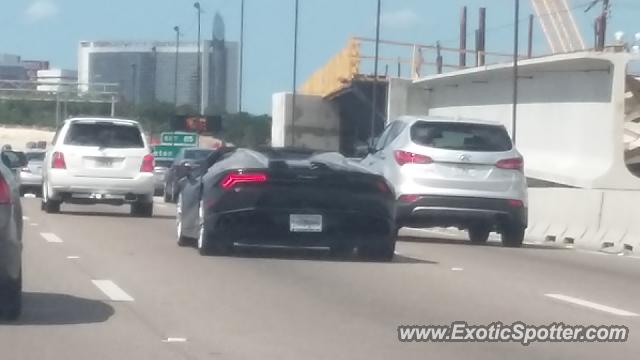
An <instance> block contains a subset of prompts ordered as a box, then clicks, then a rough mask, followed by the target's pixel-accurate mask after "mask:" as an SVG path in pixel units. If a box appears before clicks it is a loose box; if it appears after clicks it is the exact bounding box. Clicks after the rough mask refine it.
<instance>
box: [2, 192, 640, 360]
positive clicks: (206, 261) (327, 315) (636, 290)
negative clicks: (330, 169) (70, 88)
mask: <svg viewBox="0 0 640 360" xmlns="http://www.w3.org/2000/svg"><path fill="white" fill-rule="evenodd" d="M23 202H24V206H25V216H26V218H25V238H24V242H25V249H24V276H25V286H24V287H25V289H24V290H25V295H24V296H25V301H24V302H25V303H24V314H23V317H22V320H21V321H19V322H18V323H15V324H6V323H5V324H0V358H2V359H3V360H14V359H15V360H36V359H37V360H48V359H51V360H53V359H55V360H63V359H64V360H72V359H82V360H86V359H154V360H163V359H261V360H265V359H278V360H285V359H296V360H299V359H367V360H371V359H503V358H504V359H601V358H606V359H608V360H611V359H637V358H638V354H640V316H634V315H635V314H640V301H639V299H640V286H638V284H639V282H638V280H639V279H640V259H638V258H633V257H629V256H613V255H603V254H600V253H594V252H584V251H578V250H572V249H562V248H547V247H540V246H532V245H529V246H526V247H525V248H522V249H507V248H502V247H500V246H497V244H496V245H491V244H490V245H486V246H473V245H469V244H466V243H463V242H461V241H459V240H458V239H455V238H452V237H448V236H444V235H442V236H441V235H437V233H434V236H433V237H432V238H429V239H418V238H411V237H405V238H403V239H402V240H403V241H401V242H399V244H398V247H397V256H396V259H395V260H394V261H393V262H392V263H374V262H363V261H358V260H357V259H356V258H353V259H352V258H347V259H332V258H330V257H329V256H328V255H327V254H326V253H325V252H323V251H317V250H289V249H242V250H241V251H239V252H238V254H236V255H235V256H232V257H202V256H200V255H198V254H197V252H196V251H195V250H194V249H190V248H179V247H178V246H177V245H176V244H175V237H174V221H175V220H174V217H173V214H174V211H175V207H174V206H173V205H168V204H162V203H158V204H156V214H157V216H155V217H154V218H153V219H139V218H131V217H129V216H128V215H127V213H128V208H125V207H123V208H115V207H113V208H112V207H101V206H92V207H79V206H65V205H63V209H62V210H63V213H62V214H60V215H45V214H44V213H43V212H41V211H40V209H39V200H36V199H25V200H24V201H23ZM405 234H406V233H405ZM550 294H555V295H562V296H555V297H551V296H549V295H550ZM456 320H463V321H466V322H468V323H470V324H490V323H492V322H496V321H502V322H504V323H512V322H515V321H523V322H525V323H528V324H534V325H542V324H550V323H553V322H564V323H565V324H576V325H590V324H595V325H603V324H604V325H614V324H615V325H626V326H628V327H629V328H630V334H629V341H628V342H626V343H534V344H531V345H529V346H523V345H521V344H519V343H428V342H420V343H402V342H400V341H399V340H398V335H397V327H398V326H399V325H430V324H440V325H441V324H449V323H451V322H452V321H456Z"/></svg>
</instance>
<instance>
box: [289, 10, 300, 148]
mask: <svg viewBox="0 0 640 360" xmlns="http://www.w3.org/2000/svg"><path fill="white" fill-rule="evenodd" d="M298 10H299V1H298V0H295V14H294V27H293V90H292V97H291V146H294V145H295V131H294V125H295V120H296V86H297V82H298V81H297V80H298V79H297V75H298Z"/></svg>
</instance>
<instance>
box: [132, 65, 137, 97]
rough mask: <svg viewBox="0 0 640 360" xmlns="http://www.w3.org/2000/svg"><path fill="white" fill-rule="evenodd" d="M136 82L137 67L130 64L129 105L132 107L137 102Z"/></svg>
mask: <svg viewBox="0 0 640 360" xmlns="http://www.w3.org/2000/svg"><path fill="white" fill-rule="evenodd" d="M136 82H138V65H137V64H131V103H133V106H135V105H136V102H137V101H138V96H137V94H136V90H137V89H136V88H137V84H136Z"/></svg>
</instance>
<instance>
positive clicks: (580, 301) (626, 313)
mask: <svg viewBox="0 0 640 360" xmlns="http://www.w3.org/2000/svg"><path fill="white" fill-rule="evenodd" d="M544 295H545V296H547V297H550V298H553V299H556V300H560V301H566V302H568V303H572V304H576V305H580V306H584V307H588V308H591V309H594V310H599V311H603V312H606V313H609V314H613V315H618V316H638V314H636V313H634V312H631V311H627V310H622V309H618V308H614V307H611V306H607V305H602V304H598V303H594V302H591V301H587V300H583V299H579V298H575V297H571V296H567V295H562V294H544Z"/></svg>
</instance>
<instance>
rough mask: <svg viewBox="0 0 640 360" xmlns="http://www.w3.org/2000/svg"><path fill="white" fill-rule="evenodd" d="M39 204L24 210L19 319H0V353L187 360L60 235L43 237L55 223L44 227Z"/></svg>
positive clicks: (15, 356) (31, 356) (17, 356)
mask: <svg viewBox="0 0 640 360" xmlns="http://www.w3.org/2000/svg"><path fill="white" fill-rule="evenodd" d="M37 206H39V205H38V204H37V203H36V202H35V200H34V201H33V205H32V204H27V205H26V209H25V210H26V212H25V217H26V218H25V220H24V224H25V229H24V236H23V241H24V252H23V277H24V293H23V312H22V316H21V318H20V319H19V321H17V322H11V323H6V322H5V323H0V349H2V350H0V354H1V355H0V357H1V358H2V359H20V360H23V359H25V360H30V359H55V360H59V359H130V358H131V359H133V358H139V359H147V358H153V359H167V360H169V359H188V357H187V356H185V355H184V354H183V353H182V350H181V349H180V348H177V347H169V346H167V345H168V344H165V343H163V342H162V341H161V340H162V339H161V334H158V333H156V332H154V331H153V329H150V328H149V327H148V326H147V325H146V324H145V323H144V322H141V321H140V320H139V319H138V318H137V317H136V315H135V313H133V312H132V311H131V310H130V308H129V304H126V303H122V302H114V301H110V299H109V298H108V297H107V296H106V295H105V294H104V293H102V292H101V291H100V290H99V289H98V288H97V287H96V286H95V285H94V284H93V283H92V280H94V279H95V278H94V276H93V274H92V272H91V269H90V267H85V266H83V265H82V264H81V263H78V260H80V258H78V256H77V254H76V253H75V252H74V251H73V248H71V247H69V246H67V245H68V244H66V243H65V242H64V239H63V238H60V239H61V240H62V242H51V241H47V239H46V238H45V237H43V236H42V234H54V233H55V231H57V230H56V229H57V227H55V226H54V227H45V226H43V223H44V221H42V220H44V218H43V217H42V215H41V214H40V213H39V209H37ZM36 209H37V210H36ZM34 224H37V225H34ZM52 239H54V238H52V237H49V240H52Z"/></svg>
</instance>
